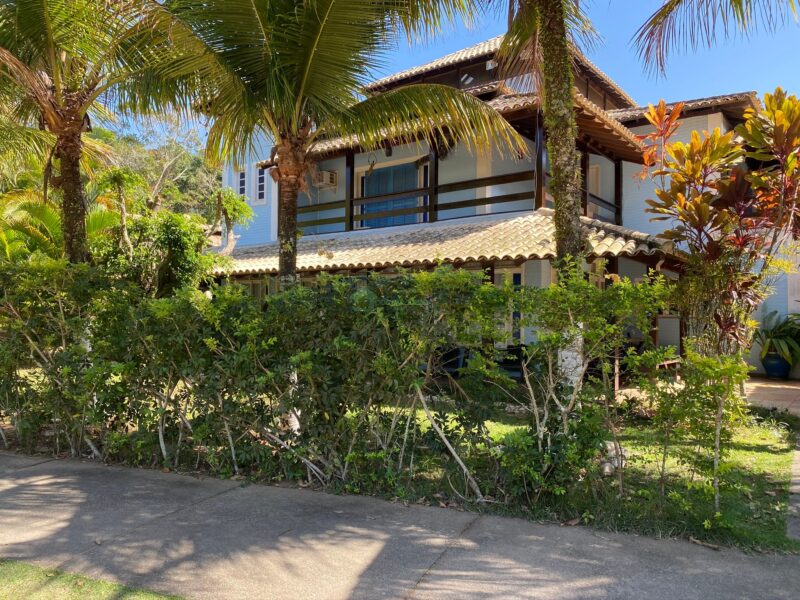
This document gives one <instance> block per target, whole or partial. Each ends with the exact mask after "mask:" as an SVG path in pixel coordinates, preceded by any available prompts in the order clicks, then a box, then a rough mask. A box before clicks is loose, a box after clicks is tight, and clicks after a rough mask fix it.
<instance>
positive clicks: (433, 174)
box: [428, 142, 439, 223]
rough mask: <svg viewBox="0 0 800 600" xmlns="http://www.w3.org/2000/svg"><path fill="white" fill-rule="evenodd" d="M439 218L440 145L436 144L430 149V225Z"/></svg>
mask: <svg viewBox="0 0 800 600" xmlns="http://www.w3.org/2000/svg"><path fill="white" fill-rule="evenodd" d="M438 218H439V145H438V144H436V143H435V142H434V143H433V144H431V147H430V159H429V160H428V223H434V222H436V221H437V219H438Z"/></svg>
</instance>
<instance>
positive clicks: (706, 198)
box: [640, 88, 800, 354]
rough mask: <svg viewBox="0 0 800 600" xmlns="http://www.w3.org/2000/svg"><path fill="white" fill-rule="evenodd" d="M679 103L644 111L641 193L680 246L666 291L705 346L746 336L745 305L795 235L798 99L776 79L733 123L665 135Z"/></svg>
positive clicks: (713, 348)
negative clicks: (646, 189) (682, 136)
mask: <svg viewBox="0 0 800 600" xmlns="http://www.w3.org/2000/svg"><path fill="white" fill-rule="evenodd" d="M682 108H683V105H682V104H677V105H674V106H673V107H671V108H670V107H668V106H667V105H666V104H665V103H664V102H663V101H662V102H660V103H659V104H658V106H652V105H651V106H650V107H649V110H648V112H647V114H646V117H647V119H648V121H649V122H650V123H651V125H652V126H653V128H654V131H653V132H652V133H650V134H649V135H645V136H641V138H640V139H641V140H642V141H643V142H644V144H645V166H646V169H645V170H644V171H643V174H644V177H649V178H651V179H652V180H653V181H654V182H655V184H656V190H655V195H656V197H655V198H654V199H651V200H648V205H649V208H648V211H649V212H651V213H653V214H654V215H655V216H654V217H653V220H661V221H666V222H668V226H669V228H668V229H667V230H666V231H665V232H664V233H663V234H662V236H663V237H664V238H666V239H668V240H671V241H673V242H674V243H675V244H676V246H677V247H678V248H679V249H680V250H682V251H684V252H685V253H686V266H685V271H684V275H683V277H682V280H681V282H680V283H679V284H678V286H677V288H678V289H677V292H678V293H677V294H676V300H677V302H676V303H677V305H678V307H679V309H680V310H681V312H682V314H683V316H684V318H685V322H686V325H687V334H688V335H689V336H690V337H692V338H695V340H696V341H697V342H698V343H699V347H700V348H705V350H706V351H707V352H709V353H715V354H717V353H722V354H732V353H736V352H738V351H740V350H741V348H742V346H744V345H747V344H749V342H750V337H751V334H752V322H751V319H750V316H751V315H752V313H753V311H754V310H755V308H756V307H757V306H758V304H759V303H760V302H761V301H762V300H763V299H764V297H765V295H766V293H767V292H768V289H769V282H770V280H771V277H772V276H773V275H774V274H775V273H776V272H777V271H778V270H780V269H784V270H785V269H786V268H787V265H786V261H785V260H783V255H785V253H786V251H787V248H788V245H789V244H791V243H792V242H793V241H794V240H796V239H797V238H798V236H799V235H800V218H799V217H800V164H799V163H798V161H799V160H800V100H798V98H797V97H796V96H794V95H788V94H786V92H784V91H783V90H782V89H780V88H778V89H776V90H775V92H774V93H772V94H766V95H765V96H764V100H763V109H761V108H760V109H757V110H756V109H749V110H748V111H746V113H745V120H744V122H743V123H742V124H741V125H739V126H738V127H736V129H735V130H734V131H729V132H727V133H722V132H721V131H720V130H719V129H716V130H714V131H712V132H707V131H703V132H698V131H693V132H692V133H691V138H690V140H689V141H688V142H685V143H684V142H679V141H673V140H672V138H673V136H674V135H675V132H676V131H677V130H678V127H679V126H680V123H679V119H680V114H681V110H682Z"/></svg>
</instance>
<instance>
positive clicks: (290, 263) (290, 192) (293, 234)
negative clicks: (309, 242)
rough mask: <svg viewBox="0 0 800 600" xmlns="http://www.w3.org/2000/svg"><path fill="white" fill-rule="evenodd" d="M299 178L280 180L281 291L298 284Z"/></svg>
mask: <svg viewBox="0 0 800 600" xmlns="http://www.w3.org/2000/svg"><path fill="white" fill-rule="evenodd" d="M299 191H300V182H299V180H298V179H297V177H293V176H289V177H281V178H280V179H279V180H278V198H279V204H278V276H279V278H280V285H281V289H287V288H289V287H291V286H293V285H294V284H295V283H297V196H298V193H299Z"/></svg>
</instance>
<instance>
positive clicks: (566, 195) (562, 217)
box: [500, 0, 594, 264]
mask: <svg viewBox="0 0 800 600" xmlns="http://www.w3.org/2000/svg"><path fill="white" fill-rule="evenodd" d="M593 35H594V29H593V27H592V26H591V24H590V22H589V20H588V18H587V17H586V16H585V15H584V14H583V12H582V11H581V9H580V7H579V5H578V3H577V2H575V0H510V3H509V30H508V34H507V35H506V37H505V39H504V40H503V45H502V47H501V49H500V55H501V57H503V59H504V62H505V63H506V70H507V71H509V72H510V73H513V72H515V71H519V70H520V69H527V70H528V73H529V74H530V75H531V78H532V80H533V81H534V84H535V87H536V89H537V90H539V91H540V94H539V98H540V102H541V107H542V113H543V117H544V126H545V130H546V131H547V152H548V156H549V159H550V174H551V177H550V185H549V189H550V193H551V194H552V195H553V203H554V213H555V214H554V222H555V238H556V258H557V262H558V263H560V264H563V263H564V260H565V259H567V258H569V257H572V258H576V257H578V256H581V255H582V254H583V253H584V249H585V244H584V239H583V233H582V231H581V222H580V215H581V193H580V191H581V171H580V154H579V153H578V149H577V146H576V142H577V134H578V125H577V121H576V117H575V104H574V96H573V94H574V84H575V82H574V76H573V57H572V49H571V47H570V46H571V44H572V43H573V42H572V40H574V39H576V38H578V37H581V38H583V39H585V40H590V39H591V38H592V37H593Z"/></svg>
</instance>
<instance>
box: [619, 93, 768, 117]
mask: <svg viewBox="0 0 800 600" xmlns="http://www.w3.org/2000/svg"><path fill="white" fill-rule="evenodd" d="M747 96H749V97H751V98H755V99H758V92H756V91H755V90H747V91H744V92H731V93H729V94H715V95H713V96H701V97H700V98H688V99H681V100H671V101H670V102H666V105H667V106H674V105H676V104H678V103H679V102H683V103H684V104H690V103H693V102H708V101H711V100H719V99H722V98H738V97H747ZM651 104H653V103H652V102H648V103H647V104H642V105H639V106H631V107H630V108H613V109H611V110H607V111H606V112H607V113H608V114H609V115H612V116H613V115H614V113H624V112H628V111H634V110H647V109H648V108H649V107H650V105H651Z"/></svg>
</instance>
